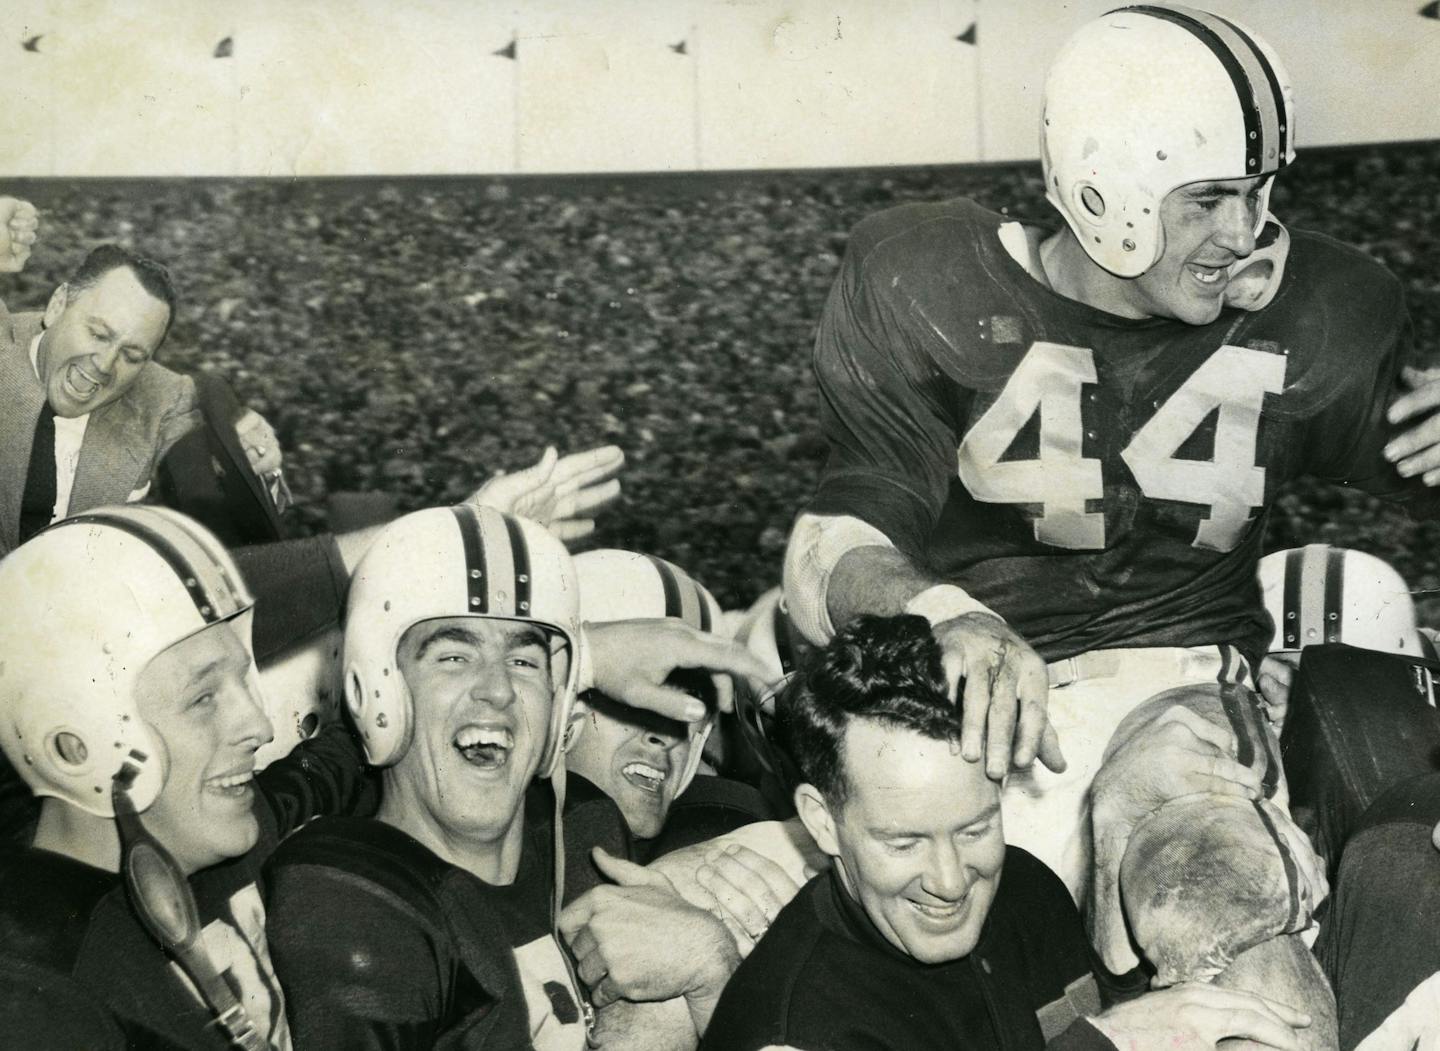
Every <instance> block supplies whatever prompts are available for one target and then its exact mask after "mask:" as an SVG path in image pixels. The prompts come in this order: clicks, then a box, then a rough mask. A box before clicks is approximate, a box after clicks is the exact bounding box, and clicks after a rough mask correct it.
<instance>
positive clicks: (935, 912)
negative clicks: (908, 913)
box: [906, 891, 970, 925]
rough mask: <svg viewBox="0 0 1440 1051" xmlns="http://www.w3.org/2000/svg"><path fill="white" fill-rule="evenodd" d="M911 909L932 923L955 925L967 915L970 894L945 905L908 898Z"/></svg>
mask: <svg viewBox="0 0 1440 1051" xmlns="http://www.w3.org/2000/svg"><path fill="white" fill-rule="evenodd" d="M906 901H907V902H908V903H909V905H910V907H911V908H913V909H914V910H915V911H916V912H918V913H919V914H920V915H921V916H923V917H924V918H925V919H927V920H929V921H930V922H931V923H938V924H946V925H949V924H954V923H956V922H958V921H959V920H960V919H962V918H963V917H964V915H965V909H966V906H967V905H968V904H969V903H970V892H969V891H966V892H965V896H964V897H963V898H961V899H960V900H959V901H952V902H947V903H946V904H944V905H938V904H934V903H927V902H920V901H915V900H914V899H913V898H907V899H906Z"/></svg>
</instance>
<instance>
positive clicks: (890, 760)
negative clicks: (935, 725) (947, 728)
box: [841, 719, 1000, 829]
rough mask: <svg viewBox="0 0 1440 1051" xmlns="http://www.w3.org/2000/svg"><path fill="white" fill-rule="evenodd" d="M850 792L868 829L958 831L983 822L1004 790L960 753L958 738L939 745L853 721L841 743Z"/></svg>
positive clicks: (897, 730)
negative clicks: (901, 827) (882, 826)
mask: <svg viewBox="0 0 1440 1051" xmlns="http://www.w3.org/2000/svg"><path fill="white" fill-rule="evenodd" d="M841 747H842V767H843V773H844V777H845V784H846V788H847V790H848V795H847V799H846V806H847V807H850V806H856V807H857V812H858V813H860V814H861V815H863V819H864V821H865V823H866V824H867V825H872V826H873V825H876V824H877V823H879V824H895V825H897V826H898V825H905V826H909V827H911V828H912V829H914V828H919V827H922V826H923V827H927V828H928V827H934V828H942V827H943V828H953V827H960V826H963V825H966V824H970V823H972V822H974V821H977V820H980V819H981V818H982V817H983V816H984V815H985V814H987V813H988V812H990V811H991V810H992V809H993V808H994V807H995V806H996V805H997V804H998V802H999V798H1000V796H999V789H998V787H997V786H996V785H995V782H993V781H991V780H990V779H989V778H987V777H986V776H985V768H984V766H983V765H982V764H980V763H972V762H969V761H968V760H966V759H965V757H964V756H963V755H961V754H960V741H959V736H958V734H957V735H956V736H955V737H953V738H951V739H949V740H936V739H934V738H931V737H927V736H925V735H923V734H920V733H917V732H916V731H914V730H908V729H904V728H901V727H894V726H887V725H885V724H882V723H878V722H875V721H873V720H868V719H866V720H852V721H851V723H850V725H849V726H848V727H847V728H846V732H845V737H844V739H843V740H842V743H841Z"/></svg>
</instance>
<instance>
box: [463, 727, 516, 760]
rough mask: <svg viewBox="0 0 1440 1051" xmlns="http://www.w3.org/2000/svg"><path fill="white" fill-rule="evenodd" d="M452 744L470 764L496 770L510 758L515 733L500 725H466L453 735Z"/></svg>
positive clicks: (513, 746)
mask: <svg viewBox="0 0 1440 1051" xmlns="http://www.w3.org/2000/svg"><path fill="white" fill-rule="evenodd" d="M454 745H455V750H456V751H457V752H459V753H460V755H461V757H462V758H463V759H464V760H465V761H466V762H467V763H469V764H470V765H471V766H474V767H478V768H479V769H481V770H498V769H500V768H501V767H502V766H504V765H505V764H506V763H507V762H509V760H510V753H511V751H512V750H513V749H514V748H515V735H514V734H512V733H511V732H510V731H509V730H507V729H505V728H504V727H502V726H467V727H465V728H463V729H462V730H461V731H460V732H459V733H457V734H456V735H455V740H454Z"/></svg>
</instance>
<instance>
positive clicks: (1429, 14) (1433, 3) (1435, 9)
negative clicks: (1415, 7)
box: [1420, 0, 1440, 21]
mask: <svg viewBox="0 0 1440 1051" xmlns="http://www.w3.org/2000/svg"><path fill="white" fill-rule="evenodd" d="M1420 14H1422V15H1423V16H1425V17H1426V18H1433V19H1435V20H1436V21H1440V0H1430V3H1428V4H1426V5H1425V6H1424V7H1422V8H1421V9H1420Z"/></svg>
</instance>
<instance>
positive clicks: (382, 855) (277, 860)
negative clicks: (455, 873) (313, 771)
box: [266, 817, 453, 913]
mask: <svg viewBox="0 0 1440 1051" xmlns="http://www.w3.org/2000/svg"><path fill="white" fill-rule="evenodd" d="M452 868H453V866H452V865H450V864H449V863H448V862H446V861H444V860H442V859H441V858H439V857H438V856H436V855H435V854H434V853H433V852H432V851H430V850H429V849H427V848H426V847H424V846H422V845H421V844H420V843H418V842H417V841H415V840H414V839H412V838H411V837H410V836H408V835H406V834H405V833H404V832H401V831H400V830H399V829H397V828H394V827H393V826H391V825H387V824H386V823H385V822H383V821H379V820H377V819H375V818H360V817H322V818H317V819H315V820H314V821H312V822H310V823H309V824H308V825H306V826H305V827H304V828H302V829H301V830H300V831H298V832H296V833H295V834H294V835H292V836H290V837H288V838H287V839H286V840H285V841H284V842H283V843H282V844H281V845H280V847H279V848H278V849H277V850H276V851H275V853H274V854H273V855H272V856H271V858H270V860H269V863H268V865H267V866H266V870H267V875H268V876H269V878H270V880H271V883H272V885H273V886H274V888H275V893H276V896H277V898H281V899H283V898H285V897H289V896H291V895H292V894H295V893H297V892H298V893H299V894H303V895H306V896H313V897H314V898H315V899H316V900H320V898H321V897H322V896H326V897H328V900H329V901H330V902H331V903H332V904H333V903H334V902H335V901H336V900H337V897H338V898H343V897H347V896H366V897H379V898H386V899H389V900H398V901H403V902H406V903H409V904H410V905H411V906H414V907H420V908H424V909H426V910H427V911H434V912H436V913H438V912H439V911H440V906H439V903H438V896H437V895H438V887H439V884H440V883H441V882H442V881H443V880H444V878H445V876H446V874H447V873H448V872H449V871H450V870H451V869H452ZM322 886H323V888H324V890H323V891H322V890H320V889H319V888H320V887H322ZM287 889H289V891H290V893H289V894H287V893H286V891H287Z"/></svg>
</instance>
